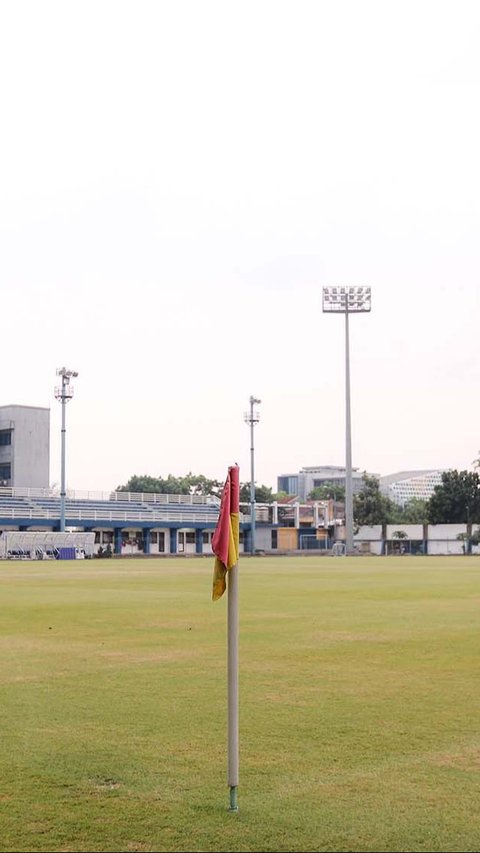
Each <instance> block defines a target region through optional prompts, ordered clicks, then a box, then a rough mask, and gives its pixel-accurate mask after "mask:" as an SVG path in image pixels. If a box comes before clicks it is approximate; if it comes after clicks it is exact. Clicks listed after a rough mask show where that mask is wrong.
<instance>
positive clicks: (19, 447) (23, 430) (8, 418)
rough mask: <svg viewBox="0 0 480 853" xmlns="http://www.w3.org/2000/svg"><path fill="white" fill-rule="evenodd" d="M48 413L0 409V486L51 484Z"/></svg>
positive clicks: (28, 408) (30, 408)
mask: <svg viewBox="0 0 480 853" xmlns="http://www.w3.org/2000/svg"><path fill="white" fill-rule="evenodd" d="M49 480H50V409H46V408H42V407H40V406H16V405H13V406H0V486H16V487H19V486H25V487H33V488H40V489H44V488H47V489H48V487H49V485H50V483H49Z"/></svg>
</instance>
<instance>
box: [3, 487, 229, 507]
mask: <svg viewBox="0 0 480 853" xmlns="http://www.w3.org/2000/svg"><path fill="white" fill-rule="evenodd" d="M2 496H3V497H8V498H33V500H35V498H59V497H60V491H59V489H57V488H55V489H36V488H31V487H27V486H2V487H0V497H2ZM66 496H67V498H68V500H72V501H75V500H77V501H82V500H83V501H115V502H117V501H118V502H119V503H123V502H125V501H127V502H129V503H130V502H133V503H148V504H152V503H161V504H182V505H183V504H185V505H187V506H192V505H195V506H197V505H199V504H200V505H201V504H203V505H204V504H209V505H213V506H220V499H219V498H217V497H216V496H215V495H161V494H155V493H154V492H116V491H113V492H96V491H82V490H79V489H67V494H66Z"/></svg>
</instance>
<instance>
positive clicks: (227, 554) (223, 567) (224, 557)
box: [212, 465, 240, 601]
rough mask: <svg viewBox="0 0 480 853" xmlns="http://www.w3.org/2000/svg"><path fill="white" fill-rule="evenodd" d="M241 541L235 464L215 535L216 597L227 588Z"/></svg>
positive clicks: (214, 583) (238, 470) (229, 470)
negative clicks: (228, 575)
mask: <svg viewBox="0 0 480 853" xmlns="http://www.w3.org/2000/svg"><path fill="white" fill-rule="evenodd" d="M239 541H240V468H239V467H238V465H232V466H231V467H230V468H229V469H228V475H227V479H226V481H225V485H224V487H223V492H222V500H221V503H220V512H219V515H218V521H217V526H216V528H215V533H214V534H213V538H212V550H213V553H214V554H215V565H214V568H213V590H212V600H213V601H217V600H218V599H219V598H221V597H222V595H223V593H224V592H225V590H226V588H227V582H226V580H225V578H226V575H227V572H228V570H229V569H231V568H232V567H233V566H235V565H236V563H237V562H238V552H239Z"/></svg>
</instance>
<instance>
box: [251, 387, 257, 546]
mask: <svg viewBox="0 0 480 853" xmlns="http://www.w3.org/2000/svg"><path fill="white" fill-rule="evenodd" d="M253 402H254V398H253V397H250V464H251V468H250V519H251V522H250V523H251V527H250V530H251V543H252V544H251V553H252V554H255V520H256V519H255V450H254V441H253V433H254V427H255V423H254V419H253Z"/></svg>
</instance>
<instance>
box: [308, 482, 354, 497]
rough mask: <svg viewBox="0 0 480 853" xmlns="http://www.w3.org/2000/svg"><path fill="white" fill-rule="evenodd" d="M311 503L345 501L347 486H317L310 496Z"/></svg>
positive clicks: (330, 484)
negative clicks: (331, 500)
mask: <svg viewBox="0 0 480 853" xmlns="http://www.w3.org/2000/svg"><path fill="white" fill-rule="evenodd" d="M308 498H309V500H311V501H328V500H330V499H333V500H335V501H344V500H345V486H342V485H340V484H339V483H335V484H334V483H324V484H323V485H322V486H316V487H315V488H314V489H312V491H311V492H310V494H309V495H308Z"/></svg>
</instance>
